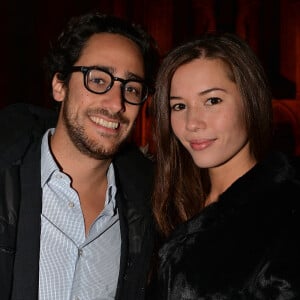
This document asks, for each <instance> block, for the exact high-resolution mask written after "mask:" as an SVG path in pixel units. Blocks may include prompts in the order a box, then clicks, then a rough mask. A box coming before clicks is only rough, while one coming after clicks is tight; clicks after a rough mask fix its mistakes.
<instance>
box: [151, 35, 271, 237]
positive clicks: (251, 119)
mask: <svg viewBox="0 0 300 300" xmlns="http://www.w3.org/2000/svg"><path fill="white" fill-rule="evenodd" d="M198 58H204V59H222V60H223V61H224V62H225V63H226V64H227V65H228V67H229V70H231V74H230V76H231V77H232V78H231V79H232V81H234V82H235V83H236V84H237V87H238V89H239V91H240V94H241V96H242V101H243V107H244V119H245V123H246V128H247V133H248V138H249V144H250V151H251V152H252V154H253V156H254V157H255V158H256V159H257V161H259V160H260V159H261V158H262V157H263V156H264V155H265V153H266V151H267V149H268V145H269V140H270V134H271V119H272V106H271V94H270V90H269V86H268V82H267V79H266V76H265V73H264V70H263V68H262V66H261V64H260V62H259V60H258V59H257V57H256V55H255V54H254V53H253V52H252V50H251V49H250V47H249V46H248V45H247V43H246V42H244V41H243V40H241V39H239V38H238V37H237V36H235V35H232V34H228V33H224V34H208V35H204V36H202V37H201V38H199V39H196V40H193V41H191V42H188V43H186V44H184V45H181V46H179V47H177V48H175V49H174V50H172V51H171V52H170V53H169V54H168V55H167V56H166V57H165V58H164V60H163V62H162V64H161V66H160V69H159V72H158V76H157V81H156V92H155V95H154V97H153V99H152V104H151V105H152V113H153V119H154V141H155V142H156V177H155V185H154V193H153V212H154V216H155V219H156V222H157V224H158V227H159V229H160V231H161V233H162V235H163V236H168V235H169V234H170V233H171V232H172V230H173V229H174V228H175V227H176V226H177V225H178V224H180V223H182V222H184V221H186V220H188V219H190V218H191V217H193V216H194V215H195V214H197V213H199V212H200V211H201V209H202V208H203V207H204V204H205V199H206V196H207V194H208V193H209V189H210V181H209V177H208V174H207V170H205V169H199V168H198V167H197V166H196V165H195V163H194V162H193V160H192V158H191V156H190V154H189V153H188V152H187V150H186V149H185V148H184V147H183V146H182V145H181V143H180V142H179V141H178V139H177V138H176V137H175V135H174V133H173V131H172V128H171V123H170V103H169V96H170V85H171V80H172V77H173V75H174V73H175V71H176V70H177V69H178V68H179V67H180V66H181V65H184V64H187V63H189V62H191V61H193V60H194V59H198Z"/></svg>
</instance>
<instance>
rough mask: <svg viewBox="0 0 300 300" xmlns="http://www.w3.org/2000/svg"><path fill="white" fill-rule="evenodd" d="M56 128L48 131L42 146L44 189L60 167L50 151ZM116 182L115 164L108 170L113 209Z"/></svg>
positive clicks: (109, 197)
mask: <svg viewBox="0 0 300 300" xmlns="http://www.w3.org/2000/svg"><path fill="white" fill-rule="evenodd" d="M54 131H55V128H50V129H48V130H47V131H46V132H45V134H44V136H43V139H42V146H41V186H42V188H43V187H44V185H45V184H46V183H47V181H48V180H49V179H50V178H51V175H52V174H53V172H55V171H59V167H58V165H57V163H56V162H55V159H54V157H53V155H52V153H51V151H50V147H49V138H50V136H51V135H53V133H54ZM116 190H117V187H116V180H115V171H114V167H113V164H112V163H111V164H110V165H109V168H108V170H107V197H106V201H105V202H106V203H105V204H108V203H109V202H110V201H111V200H113V207H114V208H115V201H114V200H115V195H116Z"/></svg>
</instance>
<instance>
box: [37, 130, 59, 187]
mask: <svg viewBox="0 0 300 300" xmlns="http://www.w3.org/2000/svg"><path fill="white" fill-rule="evenodd" d="M54 131H55V129H54V128H50V129H48V130H47V131H46V132H45V134H44V136H43V139H42V146H41V186H42V188H43V187H44V185H45V184H46V183H47V181H48V180H49V178H50V177H51V175H52V174H53V172H55V171H56V170H59V168H58V165H57V164H56V162H55V160H54V158H53V156H52V154H51V151H50V147H49V138H50V136H51V135H52V134H53V133H54Z"/></svg>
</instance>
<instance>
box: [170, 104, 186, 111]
mask: <svg viewBox="0 0 300 300" xmlns="http://www.w3.org/2000/svg"><path fill="white" fill-rule="evenodd" d="M171 109H172V110H175V111H179V110H182V109H185V104H183V103H176V104H174V105H172V106H171Z"/></svg>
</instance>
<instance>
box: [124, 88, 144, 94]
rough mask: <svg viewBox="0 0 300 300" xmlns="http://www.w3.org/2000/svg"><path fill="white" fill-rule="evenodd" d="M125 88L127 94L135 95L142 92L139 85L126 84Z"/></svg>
mask: <svg viewBox="0 0 300 300" xmlns="http://www.w3.org/2000/svg"><path fill="white" fill-rule="evenodd" d="M125 90H126V93H127V94H135V95H136V96H140V95H141V94H142V89H141V88H140V87H134V86H126V89H125Z"/></svg>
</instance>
